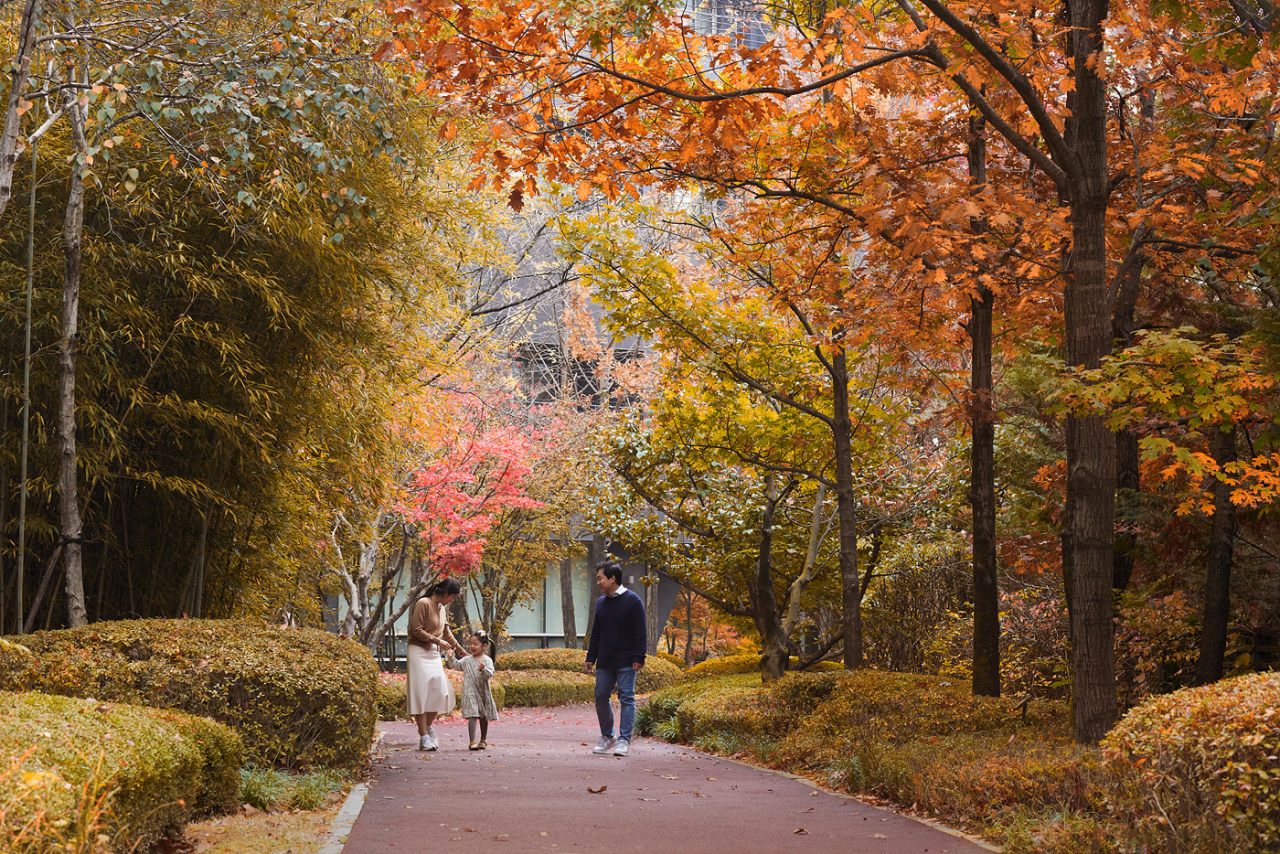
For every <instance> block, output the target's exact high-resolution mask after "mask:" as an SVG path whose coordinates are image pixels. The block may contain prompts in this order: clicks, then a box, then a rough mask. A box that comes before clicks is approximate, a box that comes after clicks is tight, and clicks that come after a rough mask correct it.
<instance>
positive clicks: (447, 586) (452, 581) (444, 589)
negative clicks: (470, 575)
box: [422, 578, 462, 596]
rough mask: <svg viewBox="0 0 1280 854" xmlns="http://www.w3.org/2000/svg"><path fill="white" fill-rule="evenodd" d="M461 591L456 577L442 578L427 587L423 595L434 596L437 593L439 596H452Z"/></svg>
mask: <svg viewBox="0 0 1280 854" xmlns="http://www.w3.org/2000/svg"><path fill="white" fill-rule="evenodd" d="M461 592H462V585H461V584H459V583H458V580H457V579H456V578H442V579H440V580H439V581H437V582H436V583H435V584H433V585H431V586H430V587H428V588H427V592H426V593H423V594H422V595H423V596H435V595H436V594H437V593H439V594H440V595H441V596H452V595H453V594H455V593H461Z"/></svg>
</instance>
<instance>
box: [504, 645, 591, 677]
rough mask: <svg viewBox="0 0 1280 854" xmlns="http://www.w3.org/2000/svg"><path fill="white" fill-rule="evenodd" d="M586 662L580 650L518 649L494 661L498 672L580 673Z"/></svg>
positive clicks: (554, 648)
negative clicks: (552, 671) (563, 671)
mask: <svg viewBox="0 0 1280 854" xmlns="http://www.w3.org/2000/svg"><path fill="white" fill-rule="evenodd" d="M586 660H587V652H586V650H582V649H565V648H563V647H553V648H551V649H520V650H516V651H515V652H504V653H502V654H501V655H499V656H498V657H497V659H495V660H494V666H495V667H496V668H497V669H498V670H568V671H572V672H574V673H581V672H582V666H583V664H584V663H585V662H586Z"/></svg>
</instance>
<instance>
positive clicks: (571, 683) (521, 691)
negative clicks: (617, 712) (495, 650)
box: [494, 669, 596, 706]
mask: <svg viewBox="0 0 1280 854" xmlns="http://www.w3.org/2000/svg"><path fill="white" fill-rule="evenodd" d="M494 682H501V683H502V688H503V690H504V691H505V695H506V703H507V705H508V706H565V705H568V704H570V703H590V702H591V701H592V700H593V699H594V698H595V690H596V680H595V678H594V677H592V676H588V675H587V674H586V673H583V672H582V670H581V669H579V671H578V672H577V673H572V672H569V671H567V670H513V671H506V670H499V671H498V673H497V675H496V676H495V677H494ZM495 699H496V698H495Z"/></svg>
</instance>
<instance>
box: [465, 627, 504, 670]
mask: <svg viewBox="0 0 1280 854" xmlns="http://www.w3.org/2000/svg"><path fill="white" fill-rule="evenodd" d="M471 636H472V637H473V638H480V642H481V643H483V644H484V645H485V647H486V648H487V649H488V650H489V658H490V659H491V660H492V661H493V666H494V667H497V666H498V642H497V641H495V640H494V639H493V638H491V637H489V633H488V632H486V631H485V630H484V629H476V630H475V631H474V632H472V633H471Z"/></svg>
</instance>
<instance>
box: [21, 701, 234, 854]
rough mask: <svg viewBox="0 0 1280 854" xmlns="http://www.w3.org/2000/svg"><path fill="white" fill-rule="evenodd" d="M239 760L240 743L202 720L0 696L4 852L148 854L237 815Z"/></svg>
mask: <svg viewBox="0 0 1280 854" xmlns="http://www.w3.org/2000/svg"><path fill="white" fill-rule="evenodd" d="M241 758H242V753H241V744H240V738H239V736H238V735H236V733H235V732H234V731H233V730H231V729H230V728H229V727H225V726H222V725H221V724H218V723H216V722H214V721H211V720H209V719H207V718H200V717H195V716H193V715H187V714H182V713H180V712H174V711H170V710H163V709H151V708H144V707H141V706H134V705H128V704H123V703H111V702H104V701H101V700H96V699H79V698H73V697H60V696H54V695H49V694H41V693H37V692H24V693H11V692H7V691H0V769H3V771H2V772H0V776H2V777H4V778H5V779H4V780H3V785H2V786H0V791H2V794H0V836H3V837H4V838H5V839H6V840H8V843H9V844H8V847H6V848H5V850H6V851H32V852H35V851H48V850H55V849H58V850H64V851H66V850H68V845H70V849H69V850H72V851H93V850H98V849H99V846H102V845H110V846H112V847H114V848H116V849H117V850H121V851H127V850H135V849H136V850H142V851H145V850H147V849H148V847H149V846H150V845H151V844H152V843H153V842H155V841H156V840H158V839H160V838H161V837H163V836H166V835H168V834H170V833H173V832H176V831H178V830H180V829H181V828H182V826H183V825H185V824H186V823H187V822H188V821H191V820H193V819H199V818H204V817H206V816H210V815H219V814H224V813H230V812H234V811H235V810H236V809H237V808H238V807H239V805H240V798H239V792H240V778H239V771H240V762H241ZM77 840H78V844H77Z"/></svg>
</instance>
